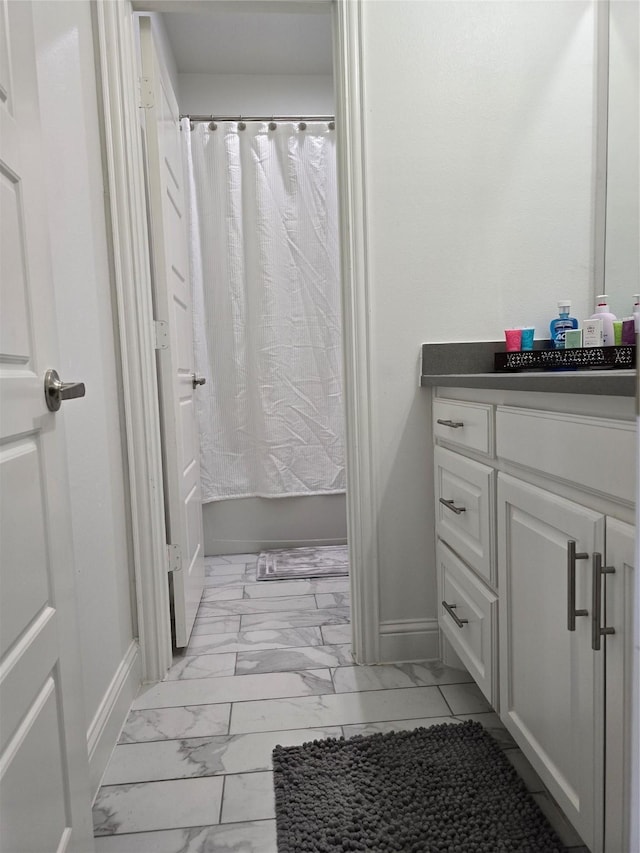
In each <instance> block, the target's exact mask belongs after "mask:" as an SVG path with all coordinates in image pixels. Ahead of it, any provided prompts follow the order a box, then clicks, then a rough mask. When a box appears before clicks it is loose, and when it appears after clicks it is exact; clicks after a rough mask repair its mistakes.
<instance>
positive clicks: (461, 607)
mask: <svg viewBox="0 0 640 853" xmlns="http://www.w3.org/2000/svg"><path fill="white" fill-rule="evenodd" d="M436 551H437V561H438V574H439V576H440V577H439V580H440V584H439V588H440V590H441V599H442V600H441V601H440V602H439V606H440V609H439V620H440V627H441V629H442V631H443V633H444V635H445V636H446V637H447V639H448V640H449V642H450V643H451V645H452V646H453V648H454V649H455V651H456V652H457V654H458V655H459V657H460V660H461V661H462V662H463V663H464V665H465V666H466V668H467V670H468V671H469V674H470V675H471V676H472V678H473V679H474V681H475V682H476V683H477V685H478V687H479V688H480V689H481V690H482V692H483V693H484V695H485V696H486V698H487V700H488V701H489V702H491V704H492V705H493V706H494V708H496V709H497V707H498V691H497V671H496V669H495V666H494V662H495V659H496V647H497V637H498V624H497V621H498V620H497V616H498V598H497V596H496V595H495V594H494V593H492V592H491V590H490V589H488V588H487V587H486V586H485V585H484V584H483V583H482V582H481V581H479V580H477V579H476V577H475V576H474V575H473V574H472V572H470V571H469V569H468V568H467V567H466V566H465V565H464V563H463V562H462V561H461V560H460V559H458V557H456V555H455V554H454V553H453V552H452V551H451V550H450V549H449V548H447V546H446V545H445V544H444V543H443V542H438V545H437V549H436ZM445 603H446V604H447V605H448V607H449V608H450V609H451V610H452V611H453V614H452V613H451V610H447V608H446V607H445V606H444V604H445ZM455 617H457V619H458V620H460V622H462V624H461V625H460V624H458V623H457V622H456V618H455Z"/></svg>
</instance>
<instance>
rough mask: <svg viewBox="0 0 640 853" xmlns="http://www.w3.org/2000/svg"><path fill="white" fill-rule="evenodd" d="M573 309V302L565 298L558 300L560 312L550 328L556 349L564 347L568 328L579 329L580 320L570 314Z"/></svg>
mask: <svg viewBox="0 0 640 853" xmlns="http://www.w3.org/2000/svg"><path fill="white" fill-rule="evenodd" d="M570 310H571V302H570V301H569V300H568V299H563V300H562V301H560V302H558V313H559V314H560V316H559V317H557V318H556V319H555V320H552V321H551V324H550V325H549V330H550V332H551V340H552V341H553V346H554V348H555V349H564V334H565V332H566V331H567V330H568V329H577V328H578V321H577V320H576V318H575V317H570V316H569V311H570Z"/></svg>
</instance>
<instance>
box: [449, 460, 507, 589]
mask: <svg viewBox="0 0 640 853" xmlns="http://www.w3.org/2000/svg"><path fill="white" fill-rule="evenodd" d="M434 460H435V497H436V531H437V533H438V535H439V536H440V538H441V539H444V540H445V541H446V543H447V544H448V545H449V546H450V547H451V548H453V550H454V551H455V552H456V553H457V554H459V555H460V556H461V557H462V558H463V559H464V560H466V562H467V563H468V564H469V565H470V566H471V568H472V569H473V570H474V571H476V572H477V573H478V574H479V575H481V576H482V577H483V578H484V579H485V580H486V581H487V582H488V583H491V584H494V585H495V582H496V578H495V572H494V560H493V528H494V521H493V478H494V472H493V469H492V468H489V467H488V466H487V465H481V464H480V463H479V462H475V461H474V460H473V459H467V458H466V457H464V456H460V455H459V454H458V453H452V452H451V451H450V450H445V449H444V448H442V447H436V449H435V452H434Z"/></svg>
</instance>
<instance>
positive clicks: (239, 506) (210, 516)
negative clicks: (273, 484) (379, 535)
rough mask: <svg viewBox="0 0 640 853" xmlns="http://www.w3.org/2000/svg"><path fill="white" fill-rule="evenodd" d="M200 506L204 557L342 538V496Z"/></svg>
mask: <svg viewBox="0 0 640 853" xmlns="http://www.w3.org/2000/svg"><path fill="white" fill-rule="evenodd" d="M202 510H203V520H204V552H205V554H207V556H212V555H215V554H247V553H249V554H251V553H253V552H258V551H264V550H269V549H270V548H296V547H300V546H302V545H340V544H344V543H345V542H346V541H347V510H346V501H345V496H344V495H309V496H308V497H298V498H275V499H270V500H266V499H263V498H243V499H240V500H233V501H214V502H213V503H208V504H204V506H203V507H202Z"/></svg>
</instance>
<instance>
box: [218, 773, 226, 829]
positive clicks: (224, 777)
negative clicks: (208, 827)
mask: <svg viewBox="0 0 640 853" xmlns="http://www.w3.org/2000/svg"><path fill="white" fill-rule="evenodd" d="M226 784H227V777H226V776H223V777H222V790H221V791H220V808H219V810H218V824H219V825H221V824H222V808H223V806H224V789H225V787H226Z"/></svg>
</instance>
